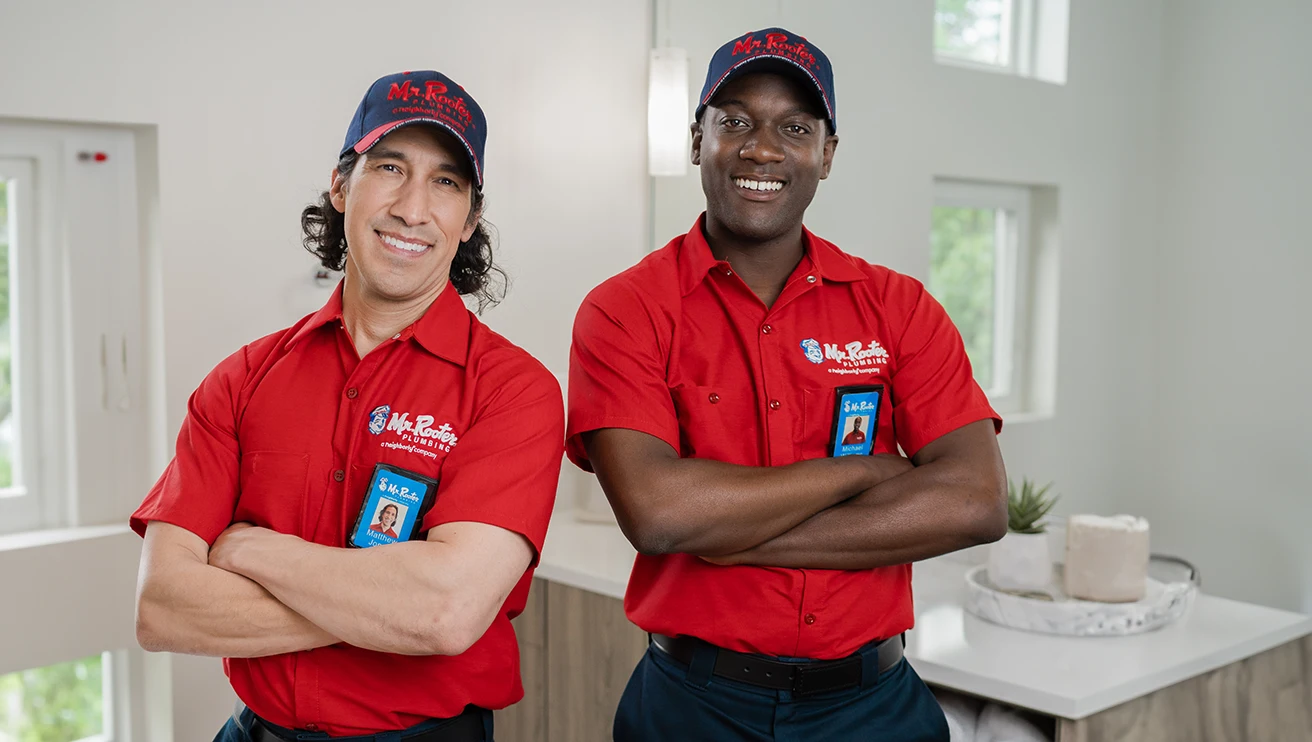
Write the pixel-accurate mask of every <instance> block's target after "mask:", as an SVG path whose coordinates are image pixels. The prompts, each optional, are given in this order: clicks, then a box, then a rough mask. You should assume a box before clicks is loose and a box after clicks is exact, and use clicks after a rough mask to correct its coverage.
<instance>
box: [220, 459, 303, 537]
mask: <svg viewBox="0 0 1312 742" xmlns="http://www.w3.org/2000/svg"><path fill="white" fill-rule="evenodd" d="M309 467H310V457H309V456H308V455H307V454H302V453H285V452H281V451H255V452H252V453H245V454H242V457H241V472H240V479H239V487H240V489H239V493H238V495H237V509H236V511H235V512H234V513H233V522H243V521H244V522H247V523H253V524H255V525H257V526H262V527H264V528H269V529H272V530H274V531H278V532H280V533H291V534H300V532H301V517H302V514H303V513H304V509H305V493H306V488H305V485H306V475H307V473H308V472H309Z"/></svg>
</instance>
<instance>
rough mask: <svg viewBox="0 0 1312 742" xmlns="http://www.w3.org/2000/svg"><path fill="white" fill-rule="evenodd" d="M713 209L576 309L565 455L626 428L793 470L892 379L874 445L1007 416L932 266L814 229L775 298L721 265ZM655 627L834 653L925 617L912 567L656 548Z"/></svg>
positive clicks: (703, 454) (779, 650)
mask: <svg viewBox="0 0 1312 742" xmlns="http://www.w3.org/2000/svg"><path fill="white" fill-rule="evenodd" d="M702 224H703V221H702V220H701V219H699V220H698V222H697V224H696V225H694V227H693V229H692V231H690V232H689V233H688V234H687V235H684V236H682V237H679V238H676V239H675V240H673V241H672V242H670V243H669V244H668V245H666V246H665V247H664V248H662V249H661V250H658V251H656V252H655V253H653V254H651V255H649V256H648V257H647V258H645V259H644V260H643V261H642V262H640V263H639V264H638V265H636V266H634V267H633V268H631V269H629V270H628V271H625V272H624V273H621V274H620V275H618V276H616V277H614V278H612V279H610V280H608V281H606V282H605V283H603V284H602V285H601V286H599V287H597V288H596V289H595V290H593V292H592V293H591V294H589V296H588V297H587V299H586V300H585V301H584V303H583V305H582V307H581V308H580V309H579V312H578V316H577V318H576V320H575V326H574V339H573V347H572V350H571V358H570V383H569V428H568V438H567V441H566V451H567V453H568V455H569V456H570V458H571V460H573V461H574V462H575V463H577V464H578V465H579V466H581V467H583V468H584V469H588V470H590V469H591V464H590V462H589V461H588V460H587V453H586V451H585V450H584V448H583V445H582V442H581V439H580V436H581V435H582V434H583V433H585V432H588V431H591V430H597V429H600V428H626V429H630V430H636V431H639V432H643V433H647V434H649V435H652V436H655V437H657V438H660V439H661V440H663V441H665V442H666V443H668V444H669V445H670V446H671V447H672V448H674V449H675V450H676V451H678V452H679V454H680V455H681V456H682V457H685V458H704V459H713V460H716V461H723V462H727V463H731V464H741V465H744V466H783V465H786V464H791V463H793V462H796V461H801V460H806V459H813V458H819V457H823V456H827V455H830V451H831V450H832V447H833V442H834V436H835V435H838V436H839V439H840V440H841V438H842V436H843V433H842V432H840V431H835V430H834V421H835V418H836V416H835V404H836V400H837V392H838V391H839V390H840V389H842V388H844V387H852V386H857V387H870V386H874V385H880V386H882V387H883V390H884V394H882V395H881V398H880V404H879V410H878V414H877V415H875V416H874V417H873V419H874V421H875V422H874V423H873V424H874V425H875V426H876V427H874V428H872V429H870V430H867V431H866V435H867V436H870V437H871V438H872V439H873V450H872V452H873V453H896V452H897V451H898V448H899V446H900V447H901V449H902V450H903V451H905V452H906V453H907V455H914V454H915V453H916V452H917V451H919V450H920V448H921V447H923V446H924V445H925V444H926V443H929V442H930V441H932V440H934V439H935V438H938V437H939V436H941V435H943V434H945V433H948V432H951V431H953V430H955V429H957V428H960V427H962V426H963V425H966V424H968V423H971V422H975V421H977V420H981V419H989V418H991V419H994V420H995V421H996V423H995V424H996V425H998V426H999V427H1000V425H1001V420H1000V418H998V416H997V414H996V413H995V412H994V411H993V410H992V408H991V407H990V406H989V403H988V400H987V399H986V397H985V396H984V393H983V391H982V390H981V389H980V388H979V386H978V384H976V383H975V381H974V378H973V376H972V374H971V368H970V364H969V361H968V360H967V358H966V353H965V349H964V346H963V344H962V341H961V337H960V334H959V333H958V332H957V330H956V328H955V327H954V326H953V325H952V323H951V322H950V320H949V319H948V317H947V314H946V312H944V311H943V308H942V307H941V306H940V305H939V304H938V303H937V302H936V301H935V300H934V299H933V297H931V296H930V295H929V293H928V292H927V291H926V290H925V289H924V287H923V286H922V285H921V284H920V283H919V282H918V281H916V280H914V279H912V278H909V277H907V276H903V275H900V274H898V273H895V272H894V271H891V270H889V269H887V268H883V267H880V266H875V265H871V264H869V263H866V262H865V261H862V260H860V259H858V258H855V257H853V256H850V255H847V254H845V253H843V252H842V251H840V250H839V249H838V248H837V247H835V246H834V245H832V244H831V243H828V242H826V241H824V240H822V239H819V238H818V237H816V236H815V235H813V234H811V233H810V232H809V231H805V232H804V237H805V254H804V256H803V258H802V260H801V262H800V263H799V264H798V265H797V267H796V269H795V270H794V271H793V272H792V274H791V276H790V277H789V278H788V280H787V282H786V283H785V285H784V288H783V291H782V292H781V293H780V295H779V297H778V298H777V299H776V300H775V302H774V303H773V305H772V306H769V307H767V306H766V305H765V304H764V303H763V302H762V301H761V300H760V298H759V297H757V296H756V294H754V293H753V292H752V290H751V289H750V288H749V287H748V286H747V285H746V284H745V283H744V282H743V281H742V280H741V279H740V278H739V277H738V276H737V275H736V274H735V273H734V271H733V270H732V268H731V267H730V265H729V264H728V263H727V262H724V261H717V260H716V259H715V258H714V257H713V255H712V254H711V250H710V247H709V245H707V243H706V240H705V237H704V235H703V231H702V229H703V227H702ZM625 609H626V611H627V613H628V615H629V618H630V619H631V620H632V621H633V622H634V623H636V624H637V625H638V626H640V627H641V628H643V629H644V630H646V631H650V632H655V633H663V634H672V635H673V634H686V635H692V636H697V637H700V638H702V639H705V640H706V641H709V642H712V643H714V644H717V645H719V646H722V647H727V648H730V649H735V650H738V651H745V652H758V653H762V654H769V655H784V656H800V657H813V658H820V659H829V658H835V657H841V656H845V655H847V654H849V653H851V652H853V651H855V650H856V649H857V648H858V647H860V646H861V645H862V644H864V643H866V642H868V641H871V640H873V639H879V638H884V637H889V636H893V635H896V634H898V633H900V632H902V631H905V630H906V629H908V628H910V627H911V625H912V600H911V566H910V565H898V566H891V567H883V568H878V569H869V570H859V571H855V570H854V571H845V570H818V569H782V568H773V567H759V566H727V567H726V566H717V565H712V564H710V563H708V562H705V561H703V560H701V559H699V558H697V557H695V556H692V555H688V554H670V555H662V556H647V555H639V556H638V558H637V561H636V562H635V564H634V568H633V573H632V576H631V578H630V581H629V586H628V591H627V594H626V596H625Z"/></svg>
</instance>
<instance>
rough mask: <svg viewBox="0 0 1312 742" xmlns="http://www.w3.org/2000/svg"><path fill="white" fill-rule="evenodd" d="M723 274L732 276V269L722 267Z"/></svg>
mask: <svg viewBox="0 0 1312 742" xmlns="http://www.w3.org/2000/svg"><path fill="white" fill-rule="evenodd" d="M724 275H726V276H732V275H733V271H732V270H730V269H728V268H725V269H724Z"/></svg>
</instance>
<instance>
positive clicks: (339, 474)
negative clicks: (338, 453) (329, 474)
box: [333, 469, 346, 482]
mask: <svg viewBox="0 0 1312 742" xmlns="http://www.w3.org/2000/svg"><path fill="white" fill-rule="evenodd" d="M344 479H346V472H344V471H342V470H341V469H338V470H337V471H335V472H333V481H334V482H340V481H342V480H344Z"/></svg>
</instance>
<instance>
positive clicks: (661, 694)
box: [614, 647, 949, 742]
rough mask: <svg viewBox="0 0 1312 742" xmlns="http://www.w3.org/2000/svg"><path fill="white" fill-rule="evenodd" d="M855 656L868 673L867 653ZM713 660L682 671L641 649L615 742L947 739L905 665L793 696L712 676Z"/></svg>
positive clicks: (934, 706) (934, 707)
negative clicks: (843, 686)
mask: <svg viewBox="0 0 1312 742" xmlns="http://www.w3.org/2000/svg"><path fill="white" fill-rule="evenodd" d="M861 651H862V654H863V656H865V657H866V660H867V663H866V666H867V667H871V666H872V662H871V660H872V659H873V658H871V657H868V656H866V655H867V654H868V653H870V652H874V648H873V647H866V648H864V649H862V650H861ZM714 657H715V655H714V653H713V652H699V653H698V655H697V656H696V657H694V658H693V662H692V666H690V667H689V666H685V665H683V664H682V663H680V662H679V661H678V660H675V659H674V658H672V657H670V656H669V655H667V654H665V653H664V652H662V651H661V650H659V649H657V648H655V647H648V649H647V654H646V655H645V656H644V657H643V658H642V660H641V661H640V662H639V663H638V666H637V668H635V669H634V671H633V675H632V676H631V677H630V678H629V684H628V686H627V687H626V688H625V689H624V695H623V696H622V697H621V698H620V705H619V709H618V710H617V711H616V714H615V728H614V738H615V740H616V742H664V741H666V740H687V741H688V742H693V741H694V740H708V741H709V740H715V741H716V742H719V741H720V740H743V741H744V742H794V741H796V742H802V741H808V742H809V741H811V740H821V739H822V740H826V742H857V741H858V740H861V741H863V742H864V741H866V740H870V741H871V742H875V741H879V742H884V741H887V742H948V740H949V736H948V722H947V718H946V717H944V715H943V709H941V708H940V707H939V705H938V701H937V700H936V699H935V698H934V695H933V693H931V692H930V690H929V688H928V687H926V686H925V683H924V682H923V681H922V680H921V679H920V676H918V675H916V672H915V670H913V669H912V668H911V665H910V664H908V663H907V661H906V660H902V661H901V662H899V663H897V664H896V665H894V666H893V667H891V668H889V669H888V670H885V671H884V672H883V673H880V674H878V676H877V677H873V678H872V677H868V676H869V675H874V674H875V673H873V672H871V673H866V675H867V677H866V678H865V679H864V680H863V682H862V686H861V687H860V688H851V689H848V690H841V691H834V692H831V693H817V694H814V695H807V696H797V695H796V694H794V693H793V692H791V691H776V690H769V689H766V688H760V687H757V686H754V685H748V684H746V683H739V682H735V681H733V680H726V679H724V678H719V677H715V676H714V675H712V674H711V668H712V667H713V666H714ZM786 661H787V660H786Z"/></svg>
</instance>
